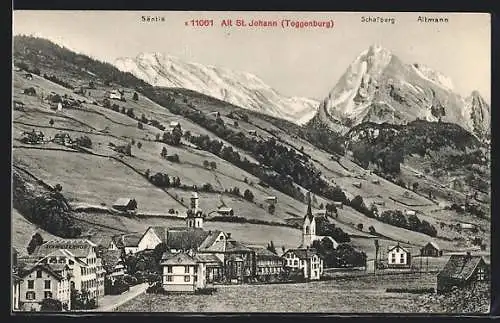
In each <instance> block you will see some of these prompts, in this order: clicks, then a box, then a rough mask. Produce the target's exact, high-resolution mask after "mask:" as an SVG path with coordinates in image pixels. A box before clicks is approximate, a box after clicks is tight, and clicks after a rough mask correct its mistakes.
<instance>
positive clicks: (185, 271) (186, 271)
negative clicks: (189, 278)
mask: <svg viewBox="0 0 500 323" xmlns="http://www.w3.org/2000/svg"><path fill="white" fill-rule="evenodd" d="M184 273H186V274H189V266H184Z"/></svg>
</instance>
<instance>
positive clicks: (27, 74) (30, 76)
mask: <svg viewBox="0 0 500 323" xmlns="http://www.w3.org/2000/svg"><path fill="white" fill-rule="evenodd" d="M24 78H25V79H27V80H32V79H33V75H32V74H31V73H26V74H24Z"/></svg>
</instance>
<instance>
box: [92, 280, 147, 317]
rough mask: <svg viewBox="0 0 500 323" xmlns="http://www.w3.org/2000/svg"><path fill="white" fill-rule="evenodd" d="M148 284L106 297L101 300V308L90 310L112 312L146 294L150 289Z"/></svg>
mask: <svg viewBox="0 0 500 323" xmlns="http://www.w3.org/2000/svg"><path fill="white" fill-rule="evenodd" d="M148 286H149V284H148V283H143V284H139V285H135V286H132V287H130V290H129V291H128V292H125V293H123V294H120V295H106V296H103V297H101V298H99V306H98V307H97V308H96V309H93V310H90V311H89V312H112V311H114V310H116V308H117V307H118V306H121V305H123V304H125V303H126V302H128V301H130V300H131V299H134V298H136V297H137V296H139V295H141V294H143V293H144V292H146V289H147V288H148Z"/></svg>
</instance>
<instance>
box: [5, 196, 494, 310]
mask: <svg viewBox="0 0 500 323" xmlns="http://www.w3.org/2000/svg"><path fill="white" fill-rule="evenodd" d="M309 196H310V195H309ZM308 201H309V202H308V208H307V210H306V214H305V216H304V218H303V226H302V243H301V244H300V245H299V246H297V248H293V249H288V250H282V252H281V254H280V255H278V252H277V250H276V249H275V247H274V246H273V245H272V242H271V244H270V245H268V246H267V247H265V246H255V245H248V244H246V243H243V242H240V241H237V240H235V239H234V238H233V237H231V233H230V232H223V231H220V230H209V231H207V230H205V229H204V226H203V225H204V217H205V215H204V213H203V211H202V209H201V208H200V204H199V197H198V194H197V193H196V192H193V194H192V197H191V201H190V208H189V209H188V211H187V213H186V215H185V226H184V227H149V228H148V229H147V230H146V231H145V232H143V233H142V234H141V233H137V234H124V235H117V236H115V237H113V239H112V241H111V242H110V244H109V245H108V246H98V245H96V244H95V243H94V242H92V241H90V240H89V239H84V238H81V239H62V238H60V239H55V240H49V241H46V242H44V241H39V240H38V239H35V238H34V239H32V240H37V241H38V242H33V241H32V242H30V248H32V249H33V248H34V250H32V253H31V254H30V255H29V256H18V251H17V250H13V255H12V256H13V264H14V266H13V273H12V275H13V282H12V304H13V310H14V311H40V310H42V311H71V310H76V311H78V310H99V309H100V307H99V303H100V302H101V303H106V302H105V299H106V298H107V297H110V296H111V297H113V295H124V298H123V299H125V300H128V299H130V298H133V297H135V296H138V295H139V294H140V293H143V292H146V293H157V294H158V293H160V294H169V295H176V294H182V293H191V294H205V295H211V294H212V293H217V286H218V285H228V284H229V285H234V284H236V285H238V284H284V283H307V282H312V281H321V280H335V277H336V276H335V270H334V271H332V269H334V268H326V267H325V264H324V256H323V255H322V254H321V253H320V252H319V250H318V247H319V248H322V247H324V245H322V244H326V245H328V246H329V247H330V248H333V249H338V248H339V246H340V245H341V244H339V243H337V242H336V241H335V240H334V239H333V238H332V237H331V236H322V235H321V232H319V229H320V227H321V226H320V225H319V224H318V223H321V222H324V221H328V220H327V219H326V217H325V215H324V214H320V215H313V212H312V209H311V198H310V197H309V198H308ZM115 207H116V208H117V209H120V210H121V211H122V212H126V211H128V210H130V211H133V210H134V209H135V208H137V202H136V201H135V200H131V199H123V198H122V199H119V200H118V201H117V202H116V203H115ZM318 242H321V243H320V244H318ZM443 256H444V255H443V251H442V250H441V249H440V247H439V246H438V245H437V244H436V243H435V242H433V241H430V242H429V243H428V244H427V245H425V246H424V247H423V248H421V250H420V255H418V256H417V257H418V259H419V261H420V262H422V259H423V258H424V257H425V259H426V261H427V262H428V259H429V258H439V257H443ZM413 258H414V257H413V256H412V254H411V252H410V251H409V250H408V249H407V248H405V247H403V246H401V245H399V243H398V244H396V245H394V246H392V247H390V248H389V249H388V250H387V251H386V252H385V253H384V254H383V255H381V257H380V258H377V259H379V260H378V261H377V262H375V264H374V266H375V267H376V268H374V270H376V271H377V274H378V275H383V274H384V271H385V272H386V274H391V273H392V274H396V273H399V274H404V273H405V272H408V273H409V272H412V268H414V267H413V266H412V265H413V263H412V261H414V260H413ZM415 259H417V258H415ZM362 261H363V262H364V263H362V264H359V263H358V264H356V265H352V264H351V265H350V264H347V263H346V264H344V265H345V266H344V267H345V268H344V269H343V270H342V273H343V275H345V274H346V271H347V272H352V273H356V272H360V274H358V275H359V277H361V276H363V275H372V274H373V273H368V272H367V263H366V257H365V258H364V259H363V260H362ZM357 267H364V268H363V269H362V270H361V271H360V270H359V269H360V268H357ZM419 268H420V269H419V270H422V264H421V266H420V267H419ZM489 275H490V269H489V264H487V263H486V262H485V260H484V259H483V257H481V256H476V255H472V254H471V253H470V252H466V253H462V254H457V253H454V254H452V255H451V256H449V260H448V261H447V262H446V263H445V265H444V267H442V268H440V269H439V270H438V273H437V276H436V278H437V284H436V288H435V291H436V292H437V293H438V294H443V293H447V292H450V291H451V290H454V289H456V288H463V287H466V286H469V285H471V284H473V283H475V282H486V281H488V280H489ZM339 277H342V276H339ZM138 288H139V289H138ZM431 292H434V289H432V291H431ZM127 294H133V295H131V296H130V297H127ZM174 297H175V296H174ZM207 297H210V296H207ZM111 305H113V304H111ZM114 305H116V306H118V305H120V304H114ZM108 307H109V306H108ZM109 308H116V307H113V306H111V307H109Z"/></svg>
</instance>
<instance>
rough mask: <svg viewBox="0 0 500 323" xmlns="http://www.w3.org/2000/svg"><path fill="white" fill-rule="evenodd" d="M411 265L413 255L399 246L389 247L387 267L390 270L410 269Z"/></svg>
mask: <svg viewBox="0 0 500 323" xmlns="http://www.w3.org/2000/svg"><path fill="white" fill-rule="evenodd" d="M410 265H411V253H410V251H409V250H407V249H406V248H403V247H401V246H400V245H399V243H398V244H397V245H396V246H392V247H389V250H388V251H387V266H388V267H389V268H408V267H410Z"/></svg>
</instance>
